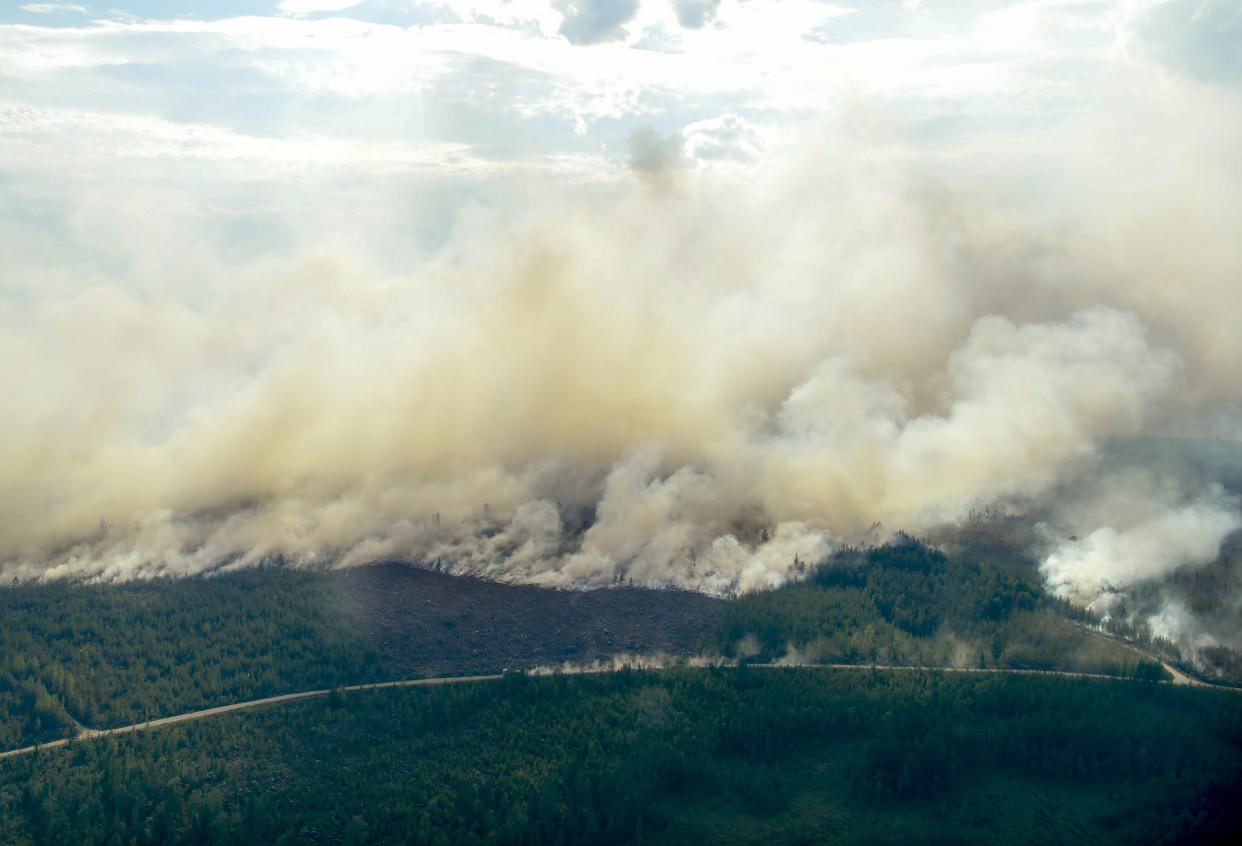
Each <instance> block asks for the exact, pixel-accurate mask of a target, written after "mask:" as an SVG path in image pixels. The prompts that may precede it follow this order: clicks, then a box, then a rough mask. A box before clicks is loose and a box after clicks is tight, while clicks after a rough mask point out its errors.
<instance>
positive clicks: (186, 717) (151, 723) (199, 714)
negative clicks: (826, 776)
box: [0, 649, 1236, 758]
mask: <svg viewBox="0 0 1242 846" xmlns="http://www.w3.org/2000/svg"><path fill="white" fill-rule="evenodd" d="M1135 651H1136V652H1139V653H1140V654H1143V653H1142V651H1141V650H1138V649H1135ZM1146 657H1150V656H1146ZM1161 663H1162V664H1164V667H1165V669H1167V670H1168V671H1169V672H1170V673H1171V674H1172V675H1173V681H1172V682H1166V684H1176V685H1185V684H1190V685H1196V686H1202V687H1215V685H1206V684H1204V683H1203V682H1200V681H1198V680H1196V679H1192V678H1189V677H1187V676H1186V675H1185V674H1183V673H1180V672H1178V670H1177V669H1176V668H1174V667H1171V666H1169V665H1168V664H1165V663H1164V662H1163V661H1161ZM748 666H751V667H767V668H771V669H781V668H786V667H788V668H794V667H822V668H826V669H833V670H932V671H936V672H942V673H1010V674H1018V675H1028V676H1061V677H1064V678H1074V679H1108V680H1110V681H1121V680H1123V679H1119V678H1118V677H1117V676H1105V675H1098V674H1093V673H1075V672H1071V671H1069V670H1016V669H1008V668H1001V667H991V668H980V667H912V666H900V665H894V664H795V663H789V664H783V663H775V664H750V665H748ZM613 669H614V668H613V667H612V666H611V665H609V666H588V667H573V666H568V665H567V666H564V667H559V668H547V667H543V668H539V669H537V670H534V671H532V673H533V674H534V675H545V674H550V673H552V672H563V673H606V672H611V671H612V670H613ZM501 678H503V676H502V675H499V674H494V675H485V676H443V677H440V678H434V679H408V680H405V681H391V682H375V683H372V684H354V685H348V686H346V687H341V688H324V689H322V690H304V691H301V692H298V693H285V694H282V695H280V696H269V697H267V698H265V699H251V700H248V701H246V702H234V703H233V704H231V705H219V706H217V707H215V708H204V709H203V710H201V711H190V712H188V713H185V714H177V715H176V716H172V717H161V718H160V719H158V720H148V721H147V722H145V723H134V724H133V725H129V726H121V727H119V728H112V729H92V728H86V727H85V726H83V725H81V724H80V723H78V722H77V721H76V720H75V721H74V725H75V726H76V727H77V734H76V735H75V736H74V737H71V738H70V737H67V738H62V739H60V740H51V741H48V742H47V743H39V744H36V745H34V746H24V747H22V748H21V749H11V750H9V751H8V752H0V758H11V757H13V756H16V755H29V754H31V753H33V752H38V751H40V750H43V749H56V748H58V747H61V746H66V745H68V744H70V743H75V742H77V741H79V740H89V739H90V738H92V737H106V736H107V735H110V734H128V733H130V732H134V731H142V730H144V729H154V728H160V727H162V726H170V725H173V724H175V723H184V722H188V721H190V720H201V719H203V718H204V717H211V716H214V715H216V714H226V713H228V712H229V711H241V710H243V709H245V708H259V707H262V706H264V705H275V704H277V703H280V702H290V701H292V700H294V699H306V698H308V697H311V696H327V695H328V694H329V693H331V692H332V690H333V689H335V690H341V691H351V690H378V689H379V688H383V687H416V686H420V685H439V684H469V683H472V682H486V681H496V680H498V679H501ZM1235 689H1236V688H1235Z"/></svg>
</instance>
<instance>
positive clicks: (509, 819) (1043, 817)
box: [0, 666, 1242, 846]
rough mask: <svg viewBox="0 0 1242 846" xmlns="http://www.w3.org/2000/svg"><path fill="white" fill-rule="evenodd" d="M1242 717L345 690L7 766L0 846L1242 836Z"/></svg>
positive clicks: (1163, 694) (760, 686)
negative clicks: (1241, 800) (1239, 791)
mask: <svg viewBox="0 0 1242 846" xmlns="http://www.w3.org/2000/svg"><path fill="white" fill-rule="evenodd" d="M1239 783H1242V697H1240V696H1238V695H1237V694H1236V693H1234V692H1232V691H1216V690H1199V689H1187V688H1174V687H1171V686H1168V685H1157V684H1145V683H1141V682H1133V681H1115V682H1114V681H1102V680H1101V681H1096V680H1073V679H1063V678H1055V677H1030V676H1012V675H990V674H989V675H980V674H945V673H935V672H929V671H919V670H901V671H876V670H831V669H810V668H802V669H782V668H769V667H749V666H742V667H738V668H710V669H678V670H669V671H659V672H638V671H633V672H625V671H623V672H619V673H611V674H604V675H598V676H559V677H550V678H528V677H524V676H514V677H509V678H507V679H506V680H504V681H502V682H492V683H477V684H472V685H461V686H457V687H453V688H424V689H411V688H406V689H397V690H382V691H369V692H365V693H363V692H354V693H345V694H339V695H335V696H332V697H321V698H318V699H312V700H302V701H298V702H295V703H290V704H287V705H283V706H278V707H270V708H267V709H263V710H258V711H250V712H240V713H236V714H229V715H223V716H219V717H213V718H211V719H208V720H202V721H198V722H194V723H186V724H181V725H178V726H174V727H170V728H167V729H160V730H153V731H149V732H142V733H138V734H134V735H126V736H122V737H113V738H108V739H105V740H93V741H83V742H79V743H75V744H72V745H71V746H70V747H69V748H68V749H67V750H57V751H55V752H46V753H41V754H39V755H37V756H22V757H19V758H11V759H5V760H2V761H0V842H4V843H9V844H14V846H22V844H42V843H76V844H98V846H112V844H136V845H140V844H164V843H205V844H213V843H220V844H223V843H276V844H292V843H347V844H362V843H472V844H473V843H480V844H481V843H530V844H536V843H540V844H542V843H623V842H646V843H668V844H674V843H685V842H696V841H698V842H738V843H742V842H756V841H764V842H780V843H811V842H830V841H831V842H841V843H886V842H887V843H917V842H941V843H960V842H1001V841H1003V842H1012V843H1022V842H1057V843H1073V842H1091V843H1098V842H1109V843H1173V842H1212V841H1219V842H1233V841H1232V839H1231V838H1232V835H1234V834H1236V832H1237V830H1238V827H1239V825H1242V809H1239V807H1238V805H1237V802H1236V788H1237V785H1238V784H1239Z"/></svg>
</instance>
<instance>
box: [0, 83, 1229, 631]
mask: <svg viewBox="0 0 1242 846" xmlns="http://www.w3.org/2000/svg"><path fill="white" fill-rule="evenodd" d="M1200 105H1202V104H1200ZM1200 111H1201V112H1202V113H1203V114H1207V113H1208V111H1209V110H1207V109H1201V110H1200ZM1235 111H1236V110H1234V111H1230V110H1223V111H1219V112H1218V113H1216V116H1215V117H1214V118H1213V120H1215V121H1216V123H1215V124H1213V125H1214V126H1215V129H1216V130H1217V132H1216V133H1215V134H1212V133H1208V134H1198V135H1195V136H1194V138H1191V133H1192V130H1194V128H1195V127H1196V126H1200V125H1199V124H1194V123H1191V124H1187V125H1185V126H1178V127H1168V128H1164V129H1161V130H1160V132H1161V133H1165V134H1166V135H1167V136H1168V137H1167V138H1165V137H1163V136H1162V140H1164V141H1167V142H1168V143H1169V144H1170V145H1171V146H1172V148H1174V149H1182V150H1186V151H1198V152H1203V148H1204V145H1207V146H1209V147H1211V149H1212V150H1215V149H1216V148H1215V147H1214V146H1212V145H1214V144H1216V143H1217V141H1220V143H1221V144H1223V143H1224V141H1221V140H1220V139H1228V138H1232V137H1235V136H1237V134H1238V133H1237V128H1238V123H1239V122H1238V121H1236V120H1235V118H1236V117H1237V115H1236V114H1235ZM1200 128H1202V127H1201V126H1200ZM1096 129H1098V127H1088V128H1086V129H1083V128H1081V127H1079V128H1072V129H1068V130H1064V131H1066V132H1070V133H1071V135H1074V133H1077V132H1087V131H1088V130H1089V131H1096ZM1117 131H1119V130H1117ZM1074 137H1077V136H1076V135H1075V136H1074ZM1205 138H1207V139H1209V140H1204V139H1205ZM1213 139H1215V140H1213ZM859 146H860V145H857V144H855V145H854V146H852V147H850V146H842V144H838V145H837V146H836V147H832V148H831V150H830V152H831V153H832V154H833V155H834V156H835V158H831V159H830V158H827V155H828V154H827V153H825V152H822V151H821V152H817V153H809V152H807V151H806V150H803V151H801V153H800V154H799V156H798V157H796V158H797V160H796V166H795V165H791V164H790V161H791V160H792V159H791V158H788V157H787V158H785V159H783V160H782V161H780V162H778V163H774V164H773V165H772V166H771V167H770V168H767V169H766V170H764V171H763V172H762V179H759V180H758V182H754V181H752V184H748V185H747V186H745V187H744V188H743V187H742V186H739V185H733V184H729V183H728V182H726V181H724V180H722V179H713V178H709V177H706V176H697V175H695V174H693V173H691V172H689V171H687V170H685V169H682V168H680V166H679V164H678V162H677V159H676V157H671V156H670V157H666V158H667V159H668V163H667V165H666V166H663V167H662V168H660V169H658V173H657V174H656V176H658V177H659V178H658V179H656V178H654V177H653V175H652V174H651V173H649V172H648V171H649V170H650V168H648V169H647V170H640V171H639V172H637V175H634V176H628V177H625V178H622V179H619V180H618V181H617V182H615V183H607V184H601V185H594V186H589V187H585V188H584V187H581V186H579V187H578V188H576V189H573V190H569V189H566V188H564V186H553V185H549V186H548V190H547V191H546V192H544V194H543V195H542V196H540V197H539V198H538V199H537V200H531V201H530V202H528V203H526V204H525V205H524V206H523V209H522V214H521V215H520V216H517V215H514V216H511V217H506V216H505V215H495V214H489V213H483V212H479V213H476V214H472V215H463V216H461V217H460V219H458V220H457V222H456V225H455V228H454V230H453V231H452V233H451V235H450V236H449V237H448V239H447V242H446V244H445V246H444V247H443V248H442V249H441V250H439V251H438V252H436V253H434V254H433V255H428V256H426V257H425V260H423V261H421V262H419V263H417V264H416V265H415V266H411V267H410V268H409V269H408V271H406V272H402V273H394V272H390V271H383V270H380V269H378V267H379V265H378V264H376V263H375V262H371V261H369V260H368V258H367V257H366V256H365V255H352V254H348V252H345V253H341V254H326V253H324V252H322V251H317V250H315V249H311V248H310V247H308V248H307V249H306V250H303V251H300V252H297V254H296V255H292V256H288V257H283V258H282V259H280V260H275V259H270V258H269V259H267V260H264V261H262V262H259V263H257V264H251V265H249V266H247V267H244V268H240V269H237V270H236V271H235V272H232V271H231V272H229V273H228V274H225V275H223V276H221V277H220V278H214V277H213V278H211V279H209V280H208V281H207V282H205V283H202V284H199V285H195V286H189V287H177V286H173V285H169V286H167V287H165V288H154V289H136V288H131V287H126V286H125V285H123V284H121V283H119V282H113V281H110V280H108V279H107V278H103V277H101V278H99V279H97V280H96V281H93V282H90V283H83V284H81V285H79V286H77V287H75V288H74V289H73V291H72V292H71V293H70V294H68V295H63V293H62V294H56V295H48V296H45V297H40V296H38V295H37V294H30V295H29V296H27V297H25V298H20V299H18V300H15V301H13V302H10V303H7V304H6V312H5V313H4V315H3V324H0V352H2V353H3V355H2V356H0V362H2V364H0V380H2V382H3V388H4V394H5V396H6V398H7V403H6V414H5V416H4V419H3V421H0V432H2V433H3V437H2V438H0V465H2V466H3V468H4V474H3V483H2V484H0V573H2V574H3V577H4V578H5V579H6V580H8V579H13V578H16V579H45V578H63V577H71V578H83V579H96V580H115V579H129V578H135V577H144V576H151V575H155V574H170V575H187V574H193V573H200V572H205V571H212V570H217V569H230V568H237V567H245V566H249V565H253V564H255V563H258V562H262V561H270V560H273V559H276V558H279V559H281V560H283V561H286V562H289V563H291V564H293V565H296V566H306V567H330V566H351V565H356V564H361V563H366V562H371V561H375V560H384V559H394V558H399V559H405V560H412V561H417V562H422V563H425V564H427V565H429V566H435V567H439V568H441V569H447V570H450V571H453V572H458V573H468V574H473V575H478V576H484V577H487V578H491V579H497V580H502V581H511V582H529V583H533V584H537V585H543V586H553V587H563V588H570V587H592V586H599V585H607V584H615V583H618V582H632V583H634V584H641V585H653V586H660V585H670V586H678V587H684V588H692V589H695V590H700V591H704V592H706V593H709V594H715V595H722V594H728V593H732V592H745V591H750V590H754V589H760V588H767V587H775V586H779V585H781V584H783V583H785V582H786V581H788V580H790V579H794V578H797V577H798V575H799V572H800V569H799V568H800V567H803V566H804V565H806V564H808V563H810V564H813V563H817V562H820V561H822V560H824V559H825V558H826V557H827V556H829V555H830V554H831V553H832V552H833V551H834V550H837V549H839V548H840V547H841V546H842V545H843V544H858V543H869V542H875V541H882V540H883V539H884V538H886V537H887V536H888V533H889V532H891V531H895V530H904V531H908V532H912V533H915V534H919V533H924V532H929V531H932V530H934V529H937V527H944V526H961V525H963V524H965V523H968V522H969V521H970V520H971V519H972V515H977V514H980V513H986V514H992V515H1007V516H1009V517H1013V518H1017V519H1021V520H1024V521H1026V522H1027V523H1029V524H1031V525H1033V526H1037V527H1038V531H1037V532H1035V535H1036V538H1035V540H1036V542H1035V543H1033V545H1032V546H1031V547H1030V548H1029V549H1028V550H1027V551H1028V553H1029V554H1030V555H1032V556H1034V557H1036V558H1037V563H1038V566H1039V567H1040V569H1041V572H1042V573H1043V575H1044V578H1045V581H1046V584H1047V587H1048V589H1049V590H1050V591H1051V592H1052V593H1053V594H1055V595H1056V596H1059V597H1062V598H1065V599H1067V600H1069V601H1072V602H1074V603H1077V604H1079V605H1083V606H1088V607H1091V608H1093V609H1096V610H1097V611H1099V612H1100V613H1103V614H1106V615H1113V616H1118V615H1121V616H1126V617H1132V618H1134V622H1135V623H1143V622H1144V621H1146V624H1147V625H1149V626H1151V627H1152V628H1153V630H1158V631H1159V632H1161V633H1162V634H1163V635H1164V636H1166V637H1169V638H1170V639H1174V640H1182V641H1184V642H1186V643H1188V644H1189V645H1191V646H1192V647H1195V648H1197V647H1200V646H1212V645H1213V644H1233V645H1240V644H1242V641H1239V633H1238V632H1237V631H1235V630H1233V629H1231V628H1230V627H1229V625H1227V624H1226V623H1227V621H1228V620H1230V619H1236V613H1235V612H1236V610H1237V608H1238V603H1240V602H1242V592H1239V591H1237V590H1235V589H1234V586H1235V585H1236V584H1237V582H1238V579H1237V578H1236V574H1235V569H1234V565H1233V563H1232V560H1233V559H1232V558H1228V559H1227V560H1226V558H1222V556H1221V548H1222V544H1225V543H1226V542H1227V540H1228V539H1229V538H1230V537H1231V535H1232V534H1233V533H1234V532H1236V530H1237V529H1238V528H1239V527H1240V526H1242V516H1240V514H1239V501H1238V490H1239V487H1238V467H1239V462H1238V461H1237V459H1236V454H1237V453H1236V450H1235V443H1236V441H1234V440H1233V439H1234V438H1235V437H1236V436H1237V435H1238V434H1239V432H1240V431H1242V426H1239V416H1238V413H1237V412H1238V408H1239V402H1240V401H1242V397H1240V396H1239V395H1238V392H1237V386H1236V378H1235V365H1236V362H1237V361H1239V360H1242V336H1239V335H1238V334H1237V333H1236V331H1235V327H1236V325H1237V319H1236V318H1237V317H1238V316H1239V312H1240V309H1239V302H1238V296H1239V294H1238V291H1237V287H1236V284H1235V282H1236V279H1237V278H1239V274H1240V272H1242V246H1239V245H1238V243H1237V241H1236V239H1233V238H1227V237H1224V235H1225V227H1223V224H1222V221H1223V220H1224V219H1225V218H1226V217H1227V215H1226V214H1225V213H1226V212H1228V210H1229V209H1230V208H1231V207H1232V206H1231V204H1232V203H1234V202H1235V201H1234V199H1233V197H1232V196H1231V194H1230V192H1229V191H1227V190H1226V188H1225V186H1226V185H1227V184H1229V183H1228V180H1221V179H1220V178H1219V176H1220V174H1221V173H1222V168H1224V170H1228V162H1229V161H1231V159H1229V158H1228V157H1227V156H1226V154H1225V153H1223V152H1221V150H1224V149H1225V148H1224V147H1222V148H1221V150H1217V151H1216V152H1218V153H1220V156H1218V157H1217V158H1215V159H1213V158H1210V157H1207V158H1204V157H1202V156H1200V157H1198V158H1195V157H1193V156H1189V155H1188V156H1185V157H1170V158H1169V159H1167V160H1160V161H1148V160H1147V159H1146V158H1144V159H1143V166H1144V167H1145V168H1146V171H1144V173H1145V178H1144V180H1145V181H1144V184H1147V185H1158V186H1160V188H1161V191H1162V193H1161V202H1160V203H1159V207H1158V208H1153V207H1152V206H1151V205H1149V204H1147V205H1145V204H1138V203H1135V202H1134V198H1133V194H1132V192H1131V191H1130V190H1129V189H1128V188H1126V183H1125V182H1124V180H1123V179H1122V174H1125V175H1127V178H1128V176H1129V175H1130V174H1132V173H1134V172H1135V170H1134V168H1133V167H1131V165H1133V166H1135V167H1137V164H1136V163H1135V162H1133V161H1129V160H1128V159H1127V158H1126V157H1127V156H1130V155H1137V154H1136V153H1133V151H1131V152H1130V153H1127V152H1126V151H1125V150H1121V151H1119V152H1118V153H1117V156H1116V158H1117V159H1118V161H1116V162H1111V163H1110V164H1109V165H1108V166H1101V167H1094V165H1096V164H1098V162H1096V161H1095V160H1094V159H1091V158H1090V157H1088V158H1085V159H1083V160H1082V161H1074V162H1070V163H1066V162H1058V163H1057V164H1056V170H1055V171H1054V172H1055V173H1057V174H1061V175H1062V176H1063V175H1064V174H1066V173H1070V172H1073V173H1074V174H1075V175H1076V181H1074V183H1073V184H1072V185H1067V184H1066V181H1065V179H1064V178H1061V179H1057V180H1049V181H1048V183H1047V184H1041V185H1040V186H1039V187H1038V191H1035V189H1034V188H1033V187H1032V186H1033V185H1034V183H1035V182H1038V178H1039V171H1038V168H1039V167H1040V166H1041V165H1040V163H1039V162H1037V161H1033V160H1032V161H1030V162H1018V163H1014V162H1009V163H1007V164H1004V165H1002V166H1001V170H1002V171H1005V169H1006V168H1008V175H1009V176H1012V175H1013V173H1014V172H1015V171H1014V168H1015V167H1019V168H1020V167H1022V166H1026V165H1029V166H1030V168H1031V169H1032V171H1033V173H1032V174H1031V175H1029V176H1027V177H1025V180H1027V181H1024V182H1023V183H1022V186H1021V187H1023V188H1026V189H1030V190H1032V191H1035V193H1036V194H1037V196H1036V198H1035V199H1034V200H1030V201H1027V200H1025V199H1024V200H1021V201H1019V200H1015V199H1013V196H1014V195H1015V194H1017V195H1021V194H1022V192H1021V191H1009V192H1007V191H1006V190H1002V188H1001V187H996V186H991V187H989V186H990V183H989V180H986V179H985V180H982V182H981V181H980V180H979V179H978V178H975V177H972V176H971V174H970V173H969V171H968V170H967V169H963V167H962V165H961V164H960V162H959V163H957V164H954V163H952V162H950V163H948V164H946V163H945V162H943V161H939V162H933V161H930V160H929V161H918V160H902V159H900V158H894V157H893V156H892V155H891V153H892V151H891V150H888V151H887V152H885V151H884V150H880V151H878V152H872V153H870V154H866V153H864V152H863V151H861V150H860V149H859ZM1209 152H1210V151H1209ZM1204 161H1208V162H1210V163H1211V164H1209V165H1204V164H1201V163H1202V162H1204ZM1196 163H1200V164H1196ZM1042 166H1043V167H1048V164H1047V163H1044V164H1043V165H1042ZM1002 175H1003V174H1002ZM1010 181H1011V182H1012V180H1010ZM1003 182H1004V180H1001V179H998V180H996V183H997V185H1000V184H1001V183H1003ZM1028 182H1029V184H1028ZM1010 187H1012V185H1011V186H1010ZM1049 208H1055V212H1050V211H1048V209H1049ZM135 249H136V248H135ZM295 252H296V251H295ZM1157 435H1158V436H1160V437H1158V438H1157V437H1154V436H1157ZM1191 438H1195V439H1197V440H1193V441H1192V440H1190V439H1191ZM1190 445H1193V447H1192V446H1190ZM1218 453H1219V455H1222V456H1223V455H1228V456H1230V457H1229V458H1228V460H1221V459H1219V458H1218V457H1217V454H1218ZM1208 573H1212V574H1214V573H1220V574H1222V575H1221V576H1220V579H1219V584H1220V585H1224V586H1225V588H1224V591H1223V592H1219V593H1218V595H1217V596H1216V597H1215V599H1214V600H1213V602H1214V604H1212V605H1211V607H1210V608H1208V607H1206V606H1204V604H1203V603H1202V602H1200V601H1199V600H1190V599H1187V598H1186V597H1185V595H1184V593H1181V592H1179V590H1180V588H1177V587H1175V585H1176V584H1181V583H1185V582H1186V580H1188V579H1191V580H1193V578H1194V577H1195V574H1208ZM1200 611H1202V612H1204V613H1203V614H1202V615H1200V616H1196V614H1198V613H1199V612H1200ZM1231 615H1234V616H1233V617H1231Z"/></svg>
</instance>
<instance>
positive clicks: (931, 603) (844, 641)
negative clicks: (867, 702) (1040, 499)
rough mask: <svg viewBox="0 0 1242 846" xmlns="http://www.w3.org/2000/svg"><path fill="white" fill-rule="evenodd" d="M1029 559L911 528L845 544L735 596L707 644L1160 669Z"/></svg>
mask: <svg viewBox="0 0 1242 846" xmlns="http://www.w3.org/2000/svg"><path fill="white" fill-rule="evenodd" d="M1072 614H1075V611H1074V609H1072V608H1071V607H1069V606H1068V605H1066V604H1065V603H1063V602H1059V601H1057V600H1054V599H1052V598H1050V597H1048V596H1047V595H1045V594H1043V593H1042V591H1041V589H1040V585H1039V581H1038V577H1037V574H1036V573H1035V571H1033V570H1032V569H1030V568H1027V567H1022V566H1015V565H1005V564H1003V563H991V562H985V561H976V560H972V559H970V558H964V557H957V556H946V555H945V554H943V553H942V552H940V551H938V550H936V549H935V548H933V547H930V546H927V545H926V544H922V543H919V542H918V541H915V540H913V539H911V538H907V537H899V538H898V539H897V540H896V541H895V542H893V543H890V544H887V545H885V546H882V547H876V548H873V549H868V550H847V551H845V552H843V553H841V554H838V555H836V556H833V557H832V558H830V559H829V560H827V561H826V562H824V563H822V564H821V565H819V566H818V567H816V568H815V569H813V570H812V571H811V572H810V573H809V574H808V576H807V578H806V579H804V580H803V581H800V582H795V583H791V584H788V585H786V586H784V587H782V588H778V589H775V590H770V591H762V592H757V593H751V594H746V595H744V596H741V597H738V598H736V599H734V600H733V601H731V602H729V603H728V604H727V605H726V606H725V608H724V612H723V614H722V615H721V619H720V621H719V623H718V625H717V628H716V629H715V631H714V632H713V633H712V635H711V637H710V639H709V641H708V644H707V647H708V648H709V649H711V650H715V651H718V652H720V653H721V654H723V655H725V656H728V657H737V658H741V659H749V660H754V661H774V660H778V659H780V658H782V657H794V658H796V659H798V660H801V661H817V662H823V663H842V664H857V663H872V662H874V663H880V664H897V665H920V666H929V667H980V668H996V667H1000V668H1014V669H1042V670H1051V669H1058V670H1073V671H1079V672H1086V673H1100V674H1105V675H1118V676H1133V675H1135V674H1136V673H1137V674H1142V675H1145V676H1148V677H1151V676H1153V674H1154V676H1155V677H1163V675H1164V671H1163V669H1162V668H1160V667H1159V665H1158V664H1156V663H1155V662H1151V661H1143V660H1142V659H1141V656H1140V655H1139V654H1138V653H1136V652H1135V651H1133V650H1131V649H1128V648H1126V647H1125V646H1124V645H1122V644H1118V643H1116V642H1113V641H1110V640H1107V639H1105V638H1102V637H1100V636H1098V635H1094V634H1092V633H1091V632H1088V631H1085V630H1084V629H1083V628H1082V627H1081V626H1076V625H1074V623H1073V622H1071V621H1070V620H1068V619H1066V615H1072Z"/></svg>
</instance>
